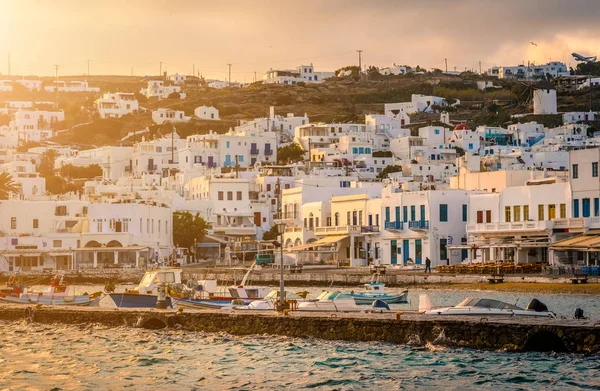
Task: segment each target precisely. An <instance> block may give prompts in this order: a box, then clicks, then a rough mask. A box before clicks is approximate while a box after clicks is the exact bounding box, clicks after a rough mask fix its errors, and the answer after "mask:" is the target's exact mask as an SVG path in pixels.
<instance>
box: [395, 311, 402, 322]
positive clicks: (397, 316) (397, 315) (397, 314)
mask: <svg viewBox="0 0 600 391" xmlns="http://www.w3.org/2000/svg"><path fill="white" fill-rule="evenodd" d="M401 317H402V312H396V320H400V318H401Z"/></svg>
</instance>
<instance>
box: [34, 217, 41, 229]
mask: <svg viewBox="0 0 600 391" xmlns="http://www.w3.org/2000/svg"><path fill="white" fill-rule="evenodd" d="M39 227H40V221H39V220H38V219H33V228H39Z"/></svg>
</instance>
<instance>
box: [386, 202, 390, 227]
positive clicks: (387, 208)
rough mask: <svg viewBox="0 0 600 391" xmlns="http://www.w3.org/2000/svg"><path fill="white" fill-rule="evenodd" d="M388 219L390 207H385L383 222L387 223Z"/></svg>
mask: <svg viewBox="0 0 600 391" xmlns="http://www.w3.org/2000/svg"><path fill="white" fill-rule="evenodd" d="M389 221H390V207H389V206H386V207H385V222H386V223H388V222H389Z"/></svg>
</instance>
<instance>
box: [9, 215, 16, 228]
mask: <svg viewBox="0 0 600 391" xmlns="http://www.w3.org/2000/svg"><path fill="white" fill-rule="evenodd" d="M10 229H17V218H16V217H11V218H10Z"/></svg>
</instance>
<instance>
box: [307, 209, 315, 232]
mask: <svg viewBox="0 0 600 391" xmlns="http://www.w3.org/2000/svg"><path fill="white" fill-rule="evenodd" d="M313 227H314V217H313V214H312V213H310V214H309V215H308V228H309V229H313Z"/></svg>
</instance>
